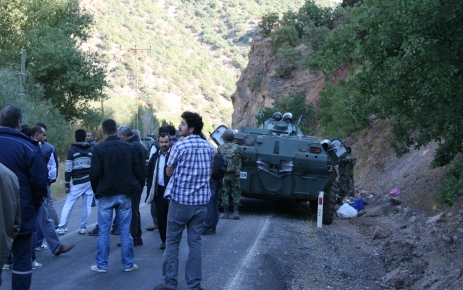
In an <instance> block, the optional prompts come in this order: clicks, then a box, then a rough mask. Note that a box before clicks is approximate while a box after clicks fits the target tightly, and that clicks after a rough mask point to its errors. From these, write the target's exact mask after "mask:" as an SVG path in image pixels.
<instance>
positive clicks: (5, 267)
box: [2, 264, 11, 270]
mask: <svg viewBox="0 0 463 290" xmlns="http://www.w3.org/2000/svg"><path fill="white" fill-rule="evenodd" d="M2 269H3V270H10V269H11V264H5V265H3V268H2Z"/></svg>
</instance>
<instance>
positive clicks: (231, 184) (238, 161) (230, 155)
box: [218, 129, 246, 220]
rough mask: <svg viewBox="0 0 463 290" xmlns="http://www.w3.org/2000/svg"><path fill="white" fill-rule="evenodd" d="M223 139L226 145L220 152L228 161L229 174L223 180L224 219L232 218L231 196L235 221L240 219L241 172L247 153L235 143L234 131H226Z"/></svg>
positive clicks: (221, 147) (220, 148)
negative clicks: (229, 204) (230, 208)
mask: <svg viewBox="0 0 463 290" xmlns="http://www.w3.org/2000/svg"><path fill="white" fill-rule="evenodd" d="M222 139H223V141H224V142H225V143H224V144H222V145H220V146H219V149H218V151H219V152H220V153H221V154H222V155H224V156H225V157H227V161H228V166H227V172H226V173H225V176H224V178H223V188H222V206H223V209H224V212H223V216H222V217H223V218H224V219H228V218H229V217H230V216H229V209H228V203H229V200H230V195H231V196H232V198H233V210H234V211H233V219H235V220H237V219H239V218H240V216H239V212H238V209H239V207H240V199H241V185H240V171H241V165H242V163H243V162H244V161H245V160H246V153H244V150H243V148H241V147H240V146H238V145H236V144H234V143H233V140H234V139H235V132H234V131H233V130H230V129H227V130H225V132H223V134H222Z"/></svg>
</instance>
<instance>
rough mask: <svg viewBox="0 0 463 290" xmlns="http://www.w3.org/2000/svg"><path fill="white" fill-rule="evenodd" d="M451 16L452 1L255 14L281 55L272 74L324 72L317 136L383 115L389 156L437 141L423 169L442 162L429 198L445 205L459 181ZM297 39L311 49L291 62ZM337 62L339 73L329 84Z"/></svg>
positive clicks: (456, 37)
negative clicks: (439, 185) (440, 177)
mask: <svg viewBox="0 0 463 290" xmlns="http://www.w3.org/2000/svg"><path fill="white" fill-rule="evenodd" d="M461 19H463V3H462V2H461V1H456V0H443V1H419V0H400V1H398V0H397V1H380V0H363V1H352V0H351V1H343V3H342V5H340V6H339V7H336V8H321V7H319V6H317V4H315V2H314V1H310V0H308V1H306V2H305V5H304V6H302V7H301V9H300V10H299V11H298V12H296V13H294V12H286V13H283V14H282V15H280V14H279V13H268V14H266V15H264V17H262V19H261V21H260V22H259V26H260V27H261V28H262V29H263V30H262V32H263V34H264V35H268V36H270V37H271V38H272V42H273V45H272V48H273V49H274V50H275V51H276V53H277V55H278V56H279V57H280V58H281V64H280V70H279V72H280V73H279V76H280V77H290V72H291V70H292V69H294V68H295V67H301V68H306V69H310V70H311V71H313V72H322V73H323V74H325V75H326V80H327V86H326V90H325V91H324V92H322V93H321V94H320V106H319V108H318V109H317V111H316V115H317V118H318V120H319V122H320V124H321V126H320V128H321V130H322V131H323V132H324V133H330V134H327V135H337V136H340V137H346V136H350V135H352V134H353V133H354V132H355V131H358V130H360V129H362V128H366V129H367V128H368V126H369V124H370V122H371V120H372V119H373V118H372V117H374V118H375V119H380V120H387V121H388V122H387V124H388V125H389V126H390V129H391V132H392V135H393V138H392V140H391V146H392V147H393V148H394V150H395V152H396V153H397V155H398V156H402V155H403V154H405V153H407V152H409V151H410V150H412V149H419V148H421V147H423V146H426V145H428V144H429V143H431V142H437V143H438V148H437V150H436V153H435V156H434V160H433V162H432V164H431V166H432V167H442V166H446V165H449V164H450V165H451V167H450V170H449V171H448V172H447V174H446V183H445V187H444V188H443V189H442V190H441V191H440V197H439V201H440V203H443V204H448V205H452V204H453V202H454V200H455V198H456V197H457V196H458V195H460V194H461V193H462V186H463V171H462V170H461V168H463V160H462V159H461V158H460V156H461V153H462V152H463V146H462V144H463V125H462V124H463V123H462V122H461V112H462V109H463V104H462V102H461V99H462V97H463V96H462V94H463V92H462V91H461V89H460V87H461V82H462V79H463V65H462V62H461V59H462V57H463V55H462V50H461V46H462V45H463V26H462V25H461V24H462V22H461ZM299 44H305V45H307V46H308V47H310V48H312V49H313V50H314V53H312V54H310V55H308V56H307V57H305V58H304V59H302V60H300V59H299V60H298V59H297V58H296V57H293V56H292V55H293V54H295V53H297V51H296V50H295V47H296V46H297V45H299ZM343 64H344V65H347V67H348V69H349V76H348V78H347V79H346V80H340V81H339V82H338V83H337V85H331V83H332V82H333V81H334V74H335V72H336V71H337V70H338V69H339V68H340V66H341V65H343Z"/></svg>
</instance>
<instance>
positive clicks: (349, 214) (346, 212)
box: [336, 203, 357, 219]
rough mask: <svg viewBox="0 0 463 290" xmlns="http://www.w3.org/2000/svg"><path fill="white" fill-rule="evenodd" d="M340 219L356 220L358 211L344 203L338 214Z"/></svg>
mask: <svg viewBox="0 0 463 290" xmlns="http://www.w3.org/2000/svg"><path fill="white" fill-rule="evenodd" d="M336 214H337V215H338V217H340V218H346V219H347V218H354V217H356V216H357V210H355V208H353V207H352V206H350V205H349V204H348V203H344V204H343V205H342V206H341V207H340V208H339V209H338V211H337V212H336Z"/></svg>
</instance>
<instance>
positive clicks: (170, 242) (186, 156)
mask: <svg viewBox="0 0 463 290" xmlns="http://www.w3.org/2000/svg"><path fill="white" fill-rule="evenodd" d="M181 117H182V121H181V122H180V125H179V127H178V129H179V131H180V133H181V135H182V136H183V137H184V139H183V140H182V141H179V142H177V143H175V145H174V146H173V147H172V149H171V153H170V157H169V160H168V162H167V168H166V174H167V175H168V176H171V178H170V181H169V183H168V185H167V188H166V191H165V193H164V197H166V198H167V199H169V200H170V205H169V213H168V216H167V235H166V236H167V237H166V238H167V240H166V249H165V252H164V257H163V263H162V275H163V278H164V284H160V285H157V286H156V287H155V289H176V288H177V285H178V281H177V277H178V254H179V245H180V240H181V238H182V232H183V230H184V229H185V227H186V228H187V233H188V245H189V251H190V252H189V255H188V260H187V262H186V265H185V280H186V282H187V285H188V289H201V278H202V269H201V231H202V228H203V223H204V220H205V219H206V204H207V202H208V201H209V198H210V196H211V192H210V187H209V180H210V178H211V174H212V164H213V158H214V149H213V148H212V146H211V145H210V144H209V143H208V142H207V141H206V140H203V139H202V138H201V137H200V134H201V130H202V129H203V121H202V118H201V116H200V115H198V114H197V113H192V112H184V113H183V114H182V116H181Z"/></svg>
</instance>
